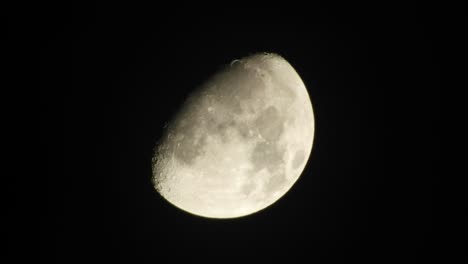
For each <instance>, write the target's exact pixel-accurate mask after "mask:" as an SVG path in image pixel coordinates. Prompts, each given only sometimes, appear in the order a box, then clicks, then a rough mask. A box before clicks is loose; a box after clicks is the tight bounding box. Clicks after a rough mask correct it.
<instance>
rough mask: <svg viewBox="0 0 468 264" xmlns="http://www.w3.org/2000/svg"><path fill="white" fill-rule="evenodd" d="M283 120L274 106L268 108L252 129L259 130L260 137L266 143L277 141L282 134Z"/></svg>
mask: <svg viewBox="0 0 468 264" xmlns="http://www.w3.org/2000/svg"><path fill="white" fill-rule="evenodd" d="M283 123H284V118H281V117H280V114H279V111H278V109H277V108H276V107H274V106H269V107H268V108H266V109H265V110H263V111H262V113H261V114H260V115H259V117H258V118H257V119H256V120H255V125H254V127H255V128H257V129H258V130H259V133H260V135H262V137H263V138H265V139H266V140H268V141H275V140H278V139H279V137H280V136H281V134H282V133H283Z"/></svg>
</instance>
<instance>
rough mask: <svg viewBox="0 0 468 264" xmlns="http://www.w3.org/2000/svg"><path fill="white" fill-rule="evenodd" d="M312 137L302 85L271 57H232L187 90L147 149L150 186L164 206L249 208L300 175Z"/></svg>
mask: <svg viewBox="0 0 468 264" xmlns="http://www.w3.org/2000/svg"><path fill="white" fill-rule="evenodd" d="M313 137H314V116H313V110H312V104H311V101H310V98H309V95H308V93H307V89H306V87H305V85H304V83H303V82H302V80H301V78H300V77H299V75H298V73H297V72H296V71H295V70H294V68H293V67H292V66H291V65H290V64H289V63H288V62H287V61H286V60H285V59H284V58H282V57H281V56H279V55H276V54H267V53H262V54H255V55H252V56H249V57H245V58H242V59H240V60H234V61H233V62H232V63H231V64H229V65H228V66H227V67H226V68H225V69H224V70H222V71H220V72H218V73H216V74H215V75H214V76H213V77H211V78H210V79H209V80H208V81H206V82H205V83H204V84H203V85H201V86H200V87H199V88H198V89H196V91H195V92H194V93H192V94H191V95H190V96H189V97H188V99H187V100H186V102H185V103H184V105H183V106H182V107H181V109H180V111H179V112H178V113H177V114H176V115H175V116H174V118H173V119H172V120H171V121H170V122H169V123H168V125H167V127H166V128H165V131H164V135H163V137H162V138H161V140H160V141H159V143H158V144H157V146H156V148H155V154H154V157H153V183H154V186H155V188H156V190H157V191H158V192H159V193H160V194H161V195H162V196H163V197H164V198H165V199H166V200H167V201H169V202H170V203H171V204H173V205H175V206H176V207H179V208H180V209H182V210H184V211H187V212H189V213H192V214H195V215H199V216H204V217H210V218H234V217H240V216H244V215H248V214H252V213H255V212H257V211H259V210H262V209H264V208H266V207H267V206H269V205H271V204H273V203H274V202H276V201H277V200H278V199H279V198H281V197H282V196H283V195H284V194H285V193H286V192H287V191H288V190H289V189H290V188H291V187H292V186H293V185H294V183H295V182H296V181H297V179H298V178H299V177H300V175H301V173H302V171H303V169H304V168H305V165H306V163H307V160H308V158H309V155H310V152H311V149H312V142H313Z"/></svg>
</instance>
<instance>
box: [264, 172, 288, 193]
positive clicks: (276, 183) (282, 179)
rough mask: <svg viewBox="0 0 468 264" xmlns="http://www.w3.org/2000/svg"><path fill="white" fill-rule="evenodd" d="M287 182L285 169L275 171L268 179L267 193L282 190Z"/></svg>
mask: <svg viewBox="0 0 468 264" xmlns="http://www.w3.org/2000/svg"><path fill="white" fill-rule="evenodd" d="M286 182H287V180H286V176H285V173H284V171H281V170H278V171H277V172H276V173H273V175H272V176H271V178H269V179H268V181H267V183H266V184H265V192H266V193H267V194H273V193H274V192H276V191H278V190H281V187H282V186H283V185H284V184H285V183H286Z"/></svg>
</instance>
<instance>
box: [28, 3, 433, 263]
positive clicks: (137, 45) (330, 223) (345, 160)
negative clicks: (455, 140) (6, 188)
mask: <svg viewBox="0 0 468 264" xmlns="http://www.w3.org/2000/svg"><path fill="white" fill-rule="evenodd" d="M238 5H240V4H235V3H226V4H225V6H223V5H221V4H220V5H219V6H216V7H214V6H212V7H210V8H205V9H203V10H200V9H194V8H193V7H188V6H182V5H181V6H179V7H177V8H169V7H165V6H163V5H160V6H159V5H156V4H155V5H145V6H139V5H136V4H134V5H128V4H126V5H119V4H112V5H104V4H101V5H100V4H94V5H91V6H83V5H72V6H56V5H50V6H45V7H42V11H43V12H42V15H40V16H39V18H38V19H37V20H36V21H35V25H34V28H35V30H36V33H37V34H38V35H37V36H38V37H37V39H36V43H37V45H38V46H39V47H40V60H39V62H40V66H39V69H40V79H39V80H40V89H39V92H40V95H39V99H40V104H41V107H40V111H39V113H40V129H41V133H40V141H41V144H42V149H43V150H44V152H45V153H44V155H43V157H44V158H45V159H46V160H47V162H46V163H45V164H46V166H47V168H46V170H45V171H46V172H45V175H44V178H45V179H46V181H45V182H46V184H47V186H46V188H45V189H44V190H46V192H45V195H46V196H47V198H46V199H44V203H43V204H42V206H41V209H40V210H38V213H39V214H40V222H39V229H40V237H39V243H40V245H39V248H40V250H41V253H40V256H41V258H43V259H45V260H48V261H50V263H55V262H57V263H75V262H76V263H82V262H83V261H89V260H99V261H103V262H106V263H107V262H109V263H155V262H157V261H158V260H160V259H161V258H162V257H163V256H172V257H173V258H174V259H175V261H178V260H179V259H180V258H185V257H189V258H193V259H201V260H205V259H206V260H209V259H213V260H219V261H224V260H226V259H231V258H235V257H238V256H242V257H244V258H243V259H244V260H246V261H249V260H251V258H252V257H254V258H256V259H258V260H260V261H261V260H266V259H269V258H272V257H276V256H278V255H282V256H285V257H286V258H288V259H295V258H299V257H306V258H307V259H309V260H319V259H322V258H327V257H333V258H338V259H343V260H349V259H350V257H356V258H357V259H368V260H372V261H377V262H379V260H382V259H384V260H387V259H395V260H398V259H401V258H402V257H405V258H408V257H409V258H410V259H414V260H420V259H421V257H424V258H427V259H431V258H432V257H434V255H437V250H434V249H436V248H437V246H438V245H437V239H436V237H437V231H436V230H437V229H436V226H437V219H436V218H435V216H434V207H435V205H436V201H437V198H436V192H437V189H436V185H437V183H438V177H439V175H438V164H439V159H440V157H439V144H440V143H439V140H440V139H439V132H438V131H437V126H438V125H439V119H440V112H439V98H438V96H439V88H440V83H441V79H440V65H439V58H438V53H437V52H436V51H437V50H438V41H439V39H438V38H439V35H438V31H439V30H440V29H441V25H440V24H439V21H440V20H441V14H440V13H438V9H437V7H435V8H429V7H424V6H414V7H411V6H398V7H396V6H393V7H392V6H384V5H382V6H367V5H366V6H364V5H363V6H356V5H352V6H351V5H349V6H340V7H339V8H338V7H332V6H324V5H311V6H303V7H300V8H299V7H298V8H295V9H287V8H285V7H284V6H281V5H277V6H275V5H273V4H272V5H273V6H270V7H269V8H253V7H250V6H246V7H239V6H238ZM215 8H216V9H215ZM263 51H266V52H275V53H278V54H280V55H282V56H283V57H285V58H286V59H287V60H288V61H289V62H290V63H291V64H292V65H293V66H294V67H295V68H296V70H297V71H298V73H299V74H300V75H301V77H302V79H303V81H304V82H305V84H306V86H307V88H308V91H309V94H310V97H311V100H312V104H313V107H314V112H315V121H316V124H315V125H316V134H315V139H314V145H313V150H312V154H311V156H310V159H309V162H308V165H307V167H306V169H305V171H304V173H303V175H302V176H301V178H300V179H299V181H298V182H297V183H296V184H295V185H294V187H293V188H292V189H291V190H290V191H289V192H288V193H287V194H286V195H285V196H284V197H283V198H282V199H280V200H279V201H278V202H277V203H275V204H274V205H272V206H271V207H269V208H268V209H266V210H263V211H261V212H259V213H256V214H254V215H251V216H248V217H244V218H240V219H232V220H210V219H205V218H200V217H196V216H193V215H190V214H187V213H185V212H182V211H180V210H178V209H176V208H175V207H173V206H172V205H170V204H169V203H167V202H166V201H165V200H164V199H162V198H161V197H160V196H159V195H158V194H157V193H156V192H155V191H154V189H153V187H152V185H151V182H150V177H151V156H152V150H153V147H154V144H155V142H156V140H157V139H158V137H159V136H160V135H161V128H162V127H163V124H164V122H166V121H167V120H168V118H169V117H170V115H171V114H172V113H173V112H174V111H175V110H176V109H177V108H178V105H180V104H181V102H182V100H183V99H184V97H185V96H186V95H187V93H188V92H190V91H191V90H192V89H194V88H195V87H196V86H197V85H198V84H200V83H202V82H203V81H204V80H205V79H206V78H207V77H209V75H210V74H212V73H213V72H215V71H216V70H218V69H219V68H221V67H222V66H223V65H225V64H227V63H229V62H230V61H231V60H233V59H236V58H239V57H243V56H246V55H249V54H252V53H255V52H263ZM43 194H44V193H43ZM218 256H223V257H221V258H220V257H218Z"/></svg>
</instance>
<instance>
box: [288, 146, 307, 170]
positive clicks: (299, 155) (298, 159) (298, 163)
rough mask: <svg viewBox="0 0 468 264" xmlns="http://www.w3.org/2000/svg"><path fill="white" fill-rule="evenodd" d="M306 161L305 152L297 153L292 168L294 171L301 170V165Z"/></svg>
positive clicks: (299, 151)
mask: <svg viewBox="0 0 468 264" xmlns="http://www.w3.org/2000/svg"><path fill="white" fill-rule="evenodd" d="M304 159H305V154H304V151H303V150H298V151H296V153H295V154H294V158H293V160H292V163H291V166H292V168H293V169H297V168H299V166H301V164H302V163H303V162H304Z"/></svg>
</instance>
